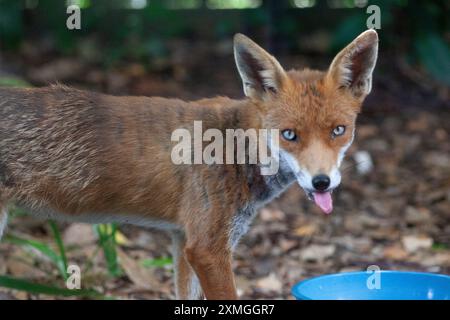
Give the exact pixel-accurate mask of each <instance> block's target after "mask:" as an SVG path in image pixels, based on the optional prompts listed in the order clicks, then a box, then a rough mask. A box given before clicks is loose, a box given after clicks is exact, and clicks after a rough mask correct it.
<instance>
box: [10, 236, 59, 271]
mask: <svg viewBox="0 0 450 320" xmlns="http://www.w3.org/2000/svg"><path fill="white" fill-rule="evenodd" d="M5 241H7V242H9V243H13V244H16V245H20V246H24V247H28V248H32V249H35V250H37V251H39V252H40V253H42V254H43V255H45V256H46V257H48V258H49V259H50V260H51V261H52V262H53V263H54V264H55V265H56V266H57V267H58V270H59V272H60V273H61V275H64V276H63V278H64V279H66V272H67V268H65V266H64V262H63V260H62V258H61V257H60V255H59V254H58V253H57V252H55V251H54V250H53V249H52V248H51V247H49V246H48V245H46V244H45V243H42V242H40V241H36V240H29V239H23V238H19V237H17V236H8V237H6V238H5Z"/></svg>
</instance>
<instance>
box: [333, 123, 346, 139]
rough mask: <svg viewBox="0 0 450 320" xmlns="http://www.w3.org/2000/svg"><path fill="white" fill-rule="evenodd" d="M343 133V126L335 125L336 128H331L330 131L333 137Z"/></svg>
mask: <svg viewBox="0 0 450 320" xmlns="http://www.w3.org/2000/svg"><path fill="white" fill-rule="evenodd" d="M344 133H345V126H337V127H336V128H334V129H333V132H332V134H331V135H332V136H333V137H338V136H342V135H343V134H344Z"/></svg>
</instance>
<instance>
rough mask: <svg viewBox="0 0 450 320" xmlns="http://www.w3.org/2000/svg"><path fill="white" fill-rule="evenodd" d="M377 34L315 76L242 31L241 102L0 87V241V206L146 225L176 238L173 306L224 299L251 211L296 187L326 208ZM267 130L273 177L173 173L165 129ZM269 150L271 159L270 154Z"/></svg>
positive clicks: (244, 171) (253, 168) (235, 170)
mask: <svg viewBox="0 0 450 320" xmlns="http://www.w3.org/2000/svg"><path fill="white" fill-rule="evenodd" d="M377 54H378V35H377V33H376V32H375V31H374V30H367V31H365V32H364V33H362V34H361V35H359V36H358V37H357V38H356V39H355V40H354V41H353V42H351V43H350V44H349V45H348V46H347V47H346V48H344V49H343V50H342V51H341V52H340V53H339V54H338V55H337V56H336V57H335V58H334V60H333V61H332V63H331V65H330V67H329V69H328V70H327V71H326V72H320V71H313V70H309V69H306V70H303V71H295V70H292V71H285V70H284V69H283V68H282V66H281V65H280V63H279V62H278V61H277V60H276V59H275V58H274V57H273V56H271V55H270V54H269V53H267V52H266V51H265V50H264V49H262V48H261V47H259V46H258V45H257V44H256V43H254V42H253V41H252V40H250V39H249V38H247V37H246V36H244V35H242V34H237V35H236V36H235V37H234V56H235V61H236V65H237V69H238V71H239V74H240V76H241V78H242V82H243V87H244V93H245V96H246V98H245V99H242V100H232V99H229V98H226V97H217V98H211V99H202V100H198V101H190V102H185V101H182V100H177V99H165V98H160V97H152V98H148V97H116V96H110V95H104V94H99V93H92V92H87V91H81V90H77V89H73V88H68V87H65V86H61V85H54V86H50V87H46V88H35V89H14V88H9V89H6V88H0V209H1V211H0V236H1V233H2V232H3V229H4V227H5V225H6V220H7V211H6V208H7V205H8V204H9V203H15V205H17V206H18V207H22V208H24V209H25V210H27V211H29V212H30V213H31V214H33V215H38V216H41V217H44V218H52V219H62V220H66V221H82V222H91V223H101V222H119V223H130V224H136V225H140V226H148V227H156V228H161V229H164V230H167V231H168V232H170V233H171V235H172V237H173V241H174V266H175V285H176V297H177V298H179V299H198V298H202V297H203V296H204V297H206V298H207V299H236V298H237V293H236V288H235V283H234V277H233V272H232V264H231V258H232V252H233V249H234V248H235V246H236V244H237V242H238V240H239V238H240V237H241V236H242V235H243V234H244V233H245V232H246V231H247V229H248V227H249V224H250V222H251V220H252V218H253V217H254V216H255V213H256V211H257V210H258V208H260V207H262V206H263V205H265V204H266V203H268V202H269V201H271V200H272V199H273V198H274V197H277V196H278V195H279V194H280V193H281V192H283V191H284V190H286V189H287V188H288V187H289V186H290V185H291V184H292V183H294V182H295V181H297V182H298V183H299V185H300V186H301V187H302V188H303V189H304V190H305V192H306V194H307V195H308V197H310V199H311V200H313V201H314V202H315V204H316V205H317V206H319V207H320V208H321V210H322V211H323V212H325V213H327V214H328V213H330V212H331V211H332V209H333V205H332V198H331V193H332V191H333V190H334V189H335V188H336V187H337V186H338V185H339V184H340V182H341V176H340V173H339V166H340V164H341V161H342V158H343V157H344V153H345V152H346V150H347V148H348V147H349V146H350V144H351V143H352V141H353V136H354V130H355V120H356V117H357V114H358V113H359V111H360V108H361V104H362V102H363V100H364V98H365V97H366V96H367V95H368V94H369V93H370V91H371V85H372V72H373V70H374V67H375V64H376V60H377ZM195 120H200V121H202V124H203V127H204V128H216V129H218V130H220V131H222V132H225V130H226V129H229V128H232V129H237V128H242V129H244V130H245V129H249V128H255V129H263V128H267V129H277V130H279V132H280V139H279V144H278V145H275V144H271V145H270V146H269V147H270V148H272V149H273V150H272V151H277V152H278V153H279V159H278V161H279V169H278V171H277V172H276V173H275V174H272V175H263V174H262V173H261V170H262V169H261V167H260V165H258V164H222V165H221V164H190V165H189V164H181V165H177V164H174V163H173V161H172V160H171V153H172V148H173V145H174V143H173V141H172V140H171V137H172V133H173V132H174V130H176V129H178V128H184V129H187V130H188V131H192V130H193V122H194V121H195ZM275 149H277V150H275Z"/></svg>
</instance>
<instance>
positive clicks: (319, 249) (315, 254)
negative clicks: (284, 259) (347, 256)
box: [300, 244, 336, 262]
mask: <svg viewBox="0 0 450 320" xmlns="http://www.w3.org/2000/svg"><path fill="white" fill-rule="evenodd" d="M335 251H336V246H335V245H333V244H330V245H317V244H312V245H310V246H309V247H306V248H305V249H303V250H302V251H301V253H300V256H301V258H302V260H303V261H308V262H316V261H318V262H321V261H323V260H325V259H326V258H329V257H331V256H332V255H333V254H334V252H335Z"/></svg>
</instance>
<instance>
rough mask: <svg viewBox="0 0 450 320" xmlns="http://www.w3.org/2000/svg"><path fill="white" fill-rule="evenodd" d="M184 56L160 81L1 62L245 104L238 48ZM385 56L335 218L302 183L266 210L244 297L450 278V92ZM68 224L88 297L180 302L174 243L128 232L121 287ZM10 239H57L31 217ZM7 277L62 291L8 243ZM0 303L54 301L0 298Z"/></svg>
mask: <svg viewBox="0 0 450 320" xmlns="http://www.w3.org/2000/svg"><path fill="white" fill-rule="evenodd" d="M175 47H176V48H179V49H177V50H174V53H173V54H172V55H171V56H170V57H168V58H167V60H162V61H159V62H158V64H159V70H158V71H153V72H148V71H147V70H146V69H145V68H144V67H142V66H141V65H139V64H124V65H122V66H121V67H118V68H116V69H111V70H109V71H105V70H103V69H101V68H100V67H97V66H95V65H88V64H85V63H83V62H82V61H81V60H78V59H76V58H55V59H49V58H48V56H46V55H45V54H43V52H42V51H40V50H45V48H42V47H41V48H32V47H30V48H28V49H27V50H26V54H25V53H23V52H22V55H18V56H12V55H7V54H4V55H2V56H1V57H0V62H1V67H0V78H1V77H3V78H5V77H6V75H7V76H8V79H11V78H10V77H11V75H15V76H17V77H18V78H19V79H23V80H26V81H28V82H30V83H31V84H33V85H36V86H42V85H45V84H47V83H51V82H54V81H60V82H62V83H65V84H69V85H74V86H77V87H81V88H87V89H91V90H96V91H102V92H108V93H113V94H133V95H149V96H150V95H163V96H171V97H180V98H185V99H195V98H200V97H205V96H213V95H216V94H218V95H230V96H232V97H241V96H242V94H241V84H240V82H239V79H238V76H237V72H236V71H235V68H234V65H233V60H232V57H231V55H230V54H229V53H230V52H231V43H229V42H226V43H223V44H219V45H218V46H217V48H216V50H215V51H214V52H213V53H211V50H210V49H209V48H208V47H206V46H205V48H203V47H202V45H201V44H200V45H198V47H196V48H195V49H194V50H195V53H196V55H195V56H196V58H195V59H193V58H192V52H191V51H190V49H189V48H190V47H189V45H188V44H184V45H179V44H177V45H175V44H174V48H175ZM183 48H184V49H183ZM380 57H381V58H380V63H379V68H378V69H377V72H376V73H375V83H374V88H373V94H372V95H371V96H370V97H369V99H368V100H367V103H366V105H365V107H364V110H363V113H362V115H361V117H360V119H359V125H358V127H357V135H356V139H355V142H354V144H353V146H352V147H351V148H350V150H349V152H348V155H347V158H346V160H345V162H344V164H343V182H342V185H341V187H340V188H339V190H337V191H335V192H334V194H333V196H334V204H335V205H334V206H335V210H334V212H333V213H332V214H331V215H330V216H325V215H323V214H322V213H320V212H319V211H318V210H317V209H316V208H315V207H314V206H313V204H312V203H311V202H310V201H308V200H307V199H306V198H305V196H304V194H303V192H302V191H301V190H300V188H299V187H298V186H296V185H295V186H293V187H292V188H291V189H290V190H289V191H288V192H286V193H285V194H284V195H283V196H282V197H281V198H279V199H277V200H276V201H275V202H273V203H272V204H271V205H270V206H268V207H267V208H265V209H263V210H261V212H260V214H259V215H258V216H257V218H256V219H255V221H254V223H253V227H252V228H251V230H250V232H249V233H248V234H247V235H246V236H245V237H244V238H243V239H242V241H241V243H240V245H239V246H238V249H237V252H236V253H235V263H234V270H235V272H236V281H237V286H238V289H239V293H240V294H241V296H242V297H243V298H249V299H254V298H264V299H266V298H275V299H280V298H281V299H290V298H292V297H291V296H290V287H291V286H292V285H293V284H294V283H295V282H297V281H299V280H302V279H305V278H308V277H311V276H316V275H321V274H325V273H332V272H340V271H349V270H365V269H366V268H367V267H368V266H369V265H378V266H379V267H380V268H381V269H394V270H400V269H401V270H416V271H430V272H440V273H446V274H450V139H449V138H450V136H449V135H450V108H449V104H448V101H449V99H448V98H449V97H448V88H446V87H442V86H439V85H436V84H433V83H432V82H431V81H427V80H426V78H421V75H420V74H417V73H415V72H414V71H412V70H409V69H408V68H406V67H404V66H402V65H401V64H394V65H393V64H392V60H388V59H383V55H382V54H380ZM280 60H281V61H282V62H283V63H284V64H285V65H291V66H296V67H302V66H305V65H312V66H322V67H323V66H326V61H328V60H327V59H324V58H320V59H312V58H311V57H308V56H295V57H292V56H291V57H289V58H283V57H282V58H281V59H280ZM8 81H9V82H11V80H8ZM14 81H15V80H14ZM360 151H366V152H367V153H368V154H369V155H370V159H371V161H372V163H373V167H372V168H370V166H369V168H366V169H367V171H366V172H361V164H360V163H359V160H357V159H355V155H356V154H357V153H358V152H360ZM365 162H366V163H365V164H368V162H367V159H366V160H365ZM363 169H364V168H363ZM363 171H364V170H363ZM59 226H60V230H61V231H62V234H63V240H64V243H65V245H66V247H67V256H68V260H69V262H70V263H77V264H78V265H80V267H81V270H82V271H83V274H82V275H83V278H82V286H83V287H85V288H95V289H97V290H98V291H100V292H102V293H104V294H106V295H108V296H113V297H117V298H126V299H128V298H130V299H135V298H136V299H141V298H145V299H154V298H157V299H159V298H163V299H166V298H173V297H174V296H173V284H172V268H171V263H170V259H168V258H167V257H170V241H169V238H168V237H167V236H166V235H165V234H163V233H161V232H158V231H148V230H145V229H142V228H137V227H132V226H121V227H120V233H119V236H118V237H117V240H118V249H117V254H118V257H119V261H120V266H121V269H122V271H123V272H122V273H121V274H120V275H119V276H116V277H112V276H111V275H109V274H108V272H107V268H106V265H105V259H104V257H103V253H102V251H101V250H99V246H98V241H97V237H96V234H95V233H94V231H93V228H92V226H89V225H84V224H60V225H59ZM8 235H14V236H18V237H21V238H26V239H36V240H39V241H41V242H44V243H48V244H52V243H53V241H54V240H53V239H54V238H53V236H52V233H51V230H50V227H49V225H48V224H47V223H45V222H42V221H38V220H35V219H33V218H30V217H27V216H22V215H19V216H14V217H13V218H12V219H11V223H10V224H9V228H8V230H7V236H8ZM0 274H6V275H11V276H14V277H17V278H24V279H28V280H32V281H33V282H37V283H43V284H52V285H57V286H61V287H63V286H64V280H63V279H62V278H61V276H60V275H59V273H58V271H57V268H56V267H55V265H54V263H52V262H51V261H50V260H49V259H48V257H46V256H45V255H43V254H41V253H39V252H36V250H30V249H29V247H27V246H20V245H17V244H12V243H9V242H8V241H6V242H3V243H0ZM0 298H11V299H15V298H19V299H25V298H32V299H37V298H50V299H52V298H55V296H49V295H36V294H29V293H25V292H20V291H15V290H9V289H4V288H0Z"/></svg>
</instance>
